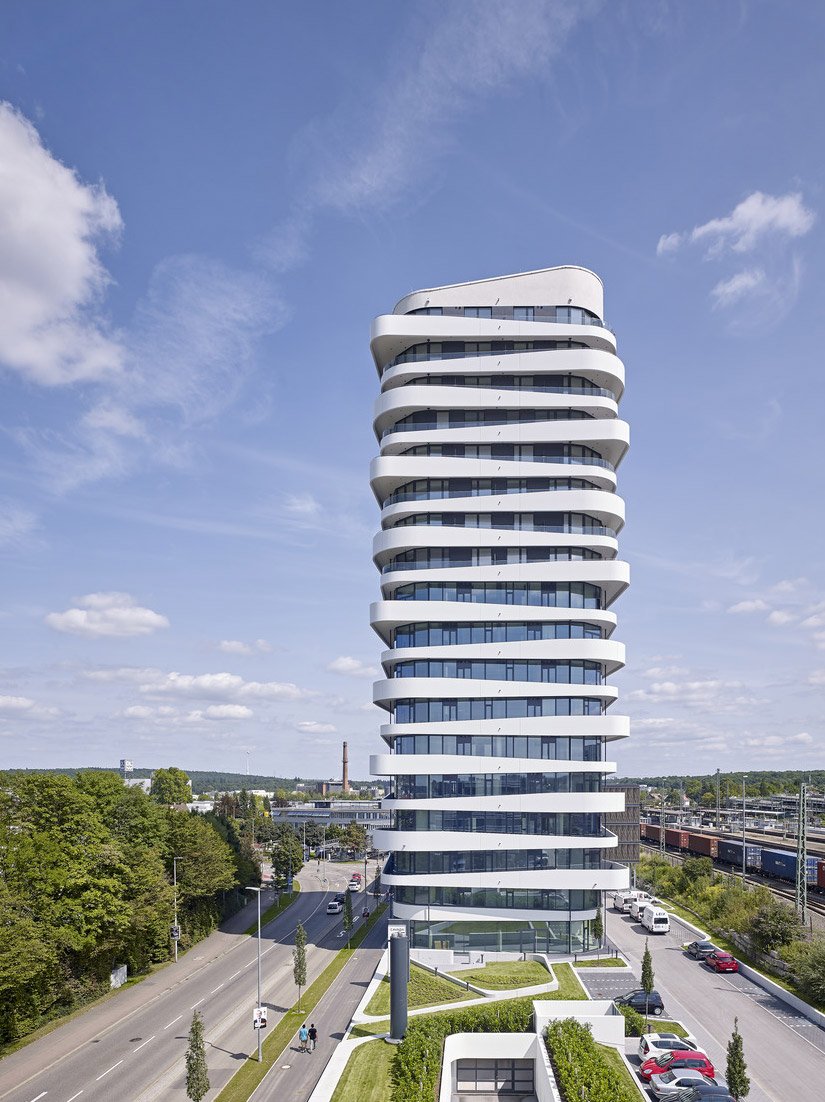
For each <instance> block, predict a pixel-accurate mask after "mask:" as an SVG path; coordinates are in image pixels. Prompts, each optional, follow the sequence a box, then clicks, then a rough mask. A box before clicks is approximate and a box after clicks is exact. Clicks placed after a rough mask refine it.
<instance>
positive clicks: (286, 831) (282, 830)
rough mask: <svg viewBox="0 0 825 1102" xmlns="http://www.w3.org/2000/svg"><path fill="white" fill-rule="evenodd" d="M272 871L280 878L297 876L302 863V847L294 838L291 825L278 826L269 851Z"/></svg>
mask: <svg viewBox="0 0 825 1102" xmlns="http://www.w3.org/2000/svg"><path fill="white" fill-rule="evenodd" d="M269 853H270V860H271V862H272V873H273V875H274V876H276V877H280V878H281V879H282V880H286V879H287V877H288V876H290V875H292V876H297V875H298V873H299V872H300V871H301V868H302V866H303V863H304V847H303V845H302V844H301V842H300V841H299V840H298V838H296V836H295V833H294V832H293V830H292V827H289V826H284V825H282V826H280V827H279V832H278V837H277V839H276V841H275V842H273V844H272V848H271V849H270V851H269Z"/></svg>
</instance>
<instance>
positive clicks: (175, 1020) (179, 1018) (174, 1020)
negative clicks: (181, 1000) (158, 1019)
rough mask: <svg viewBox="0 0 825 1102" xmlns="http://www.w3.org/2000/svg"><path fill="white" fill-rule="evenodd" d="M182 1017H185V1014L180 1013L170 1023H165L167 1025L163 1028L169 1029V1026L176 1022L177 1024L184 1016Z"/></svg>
mask: <svg viewBox="0 0 825 1102" xmlns="http://www.w3.org/2000/svg"><path fill="white" fill-rule="evenodd" d="M182 1017H183V1014H178V1016H177V1018H174V1019H173V1020H172V1021H171V1022H170V1023H169V1025H165V1026H164V1027H163V1028H164V1029H168V1028H169V1026H172V1025H174V1024H175V1022H179V1021H180V1020H181V1018H182Z"/></svg>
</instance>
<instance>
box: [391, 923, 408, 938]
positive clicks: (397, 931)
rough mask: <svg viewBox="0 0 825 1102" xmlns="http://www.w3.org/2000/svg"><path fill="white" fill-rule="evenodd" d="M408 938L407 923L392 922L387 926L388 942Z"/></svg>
mask: <svg viewBox="0 0 825 1102" xmlns="http://www.w3.org/2000/svg"><path fill="white" fill-rule="evenodd" d="M406 936H407V924H406V922H390V923H389V925H388V926H387V940H388V941H391V940H392V939H393V938H394V937H406Z"/></svg>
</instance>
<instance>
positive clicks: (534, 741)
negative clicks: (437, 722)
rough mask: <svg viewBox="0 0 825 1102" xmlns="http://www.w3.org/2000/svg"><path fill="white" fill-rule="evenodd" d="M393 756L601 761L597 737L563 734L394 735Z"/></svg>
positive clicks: (601, 755)
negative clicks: (445, 755)
mask: <svg viewBox="0 0 825 1102" xmlns="http://www.w3.org/2000/svg"><path fill="white" fill-rule="evenodd" d="M393 750H394V752H395V753H396V754H458V755H464V754H467V755H470V756H474V757H488V758H489V757H496V758H544V759H546V760H548V761H602V760H603V757H604V754H603V743H602V740H601V739H599V738H571V737H568V736H565V735H397V736H396V737H395V739H394V741H393Z"/></svg>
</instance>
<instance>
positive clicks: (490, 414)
mask: <svg viewBox="0 0 825 1102" xmlns="http://www.w3.org/2000/svg"><path fill="white" fill-rule="evenodd" d="M588 420H589V421H592V420H593V414H592V413H587V412H585V410H583V409H447V410H444V409H419V410H416V411H415V413H410V414H408V415H407V416H406V417H402V418H401V420H400V421H396V422H395V423H394V424H392V425H390V426H389V428H386V429H384V431H383V432H382V434H381V439H382V440H383V439H384V437H385V436H388V435H389V434H390V433H391V432H420V431H423V430H425V429H432V430H435V429H455V428H459V427H464V426H466V425H484V426H489V425H513V424H539V423H541V422H543V421H588Z"/></svg>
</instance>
